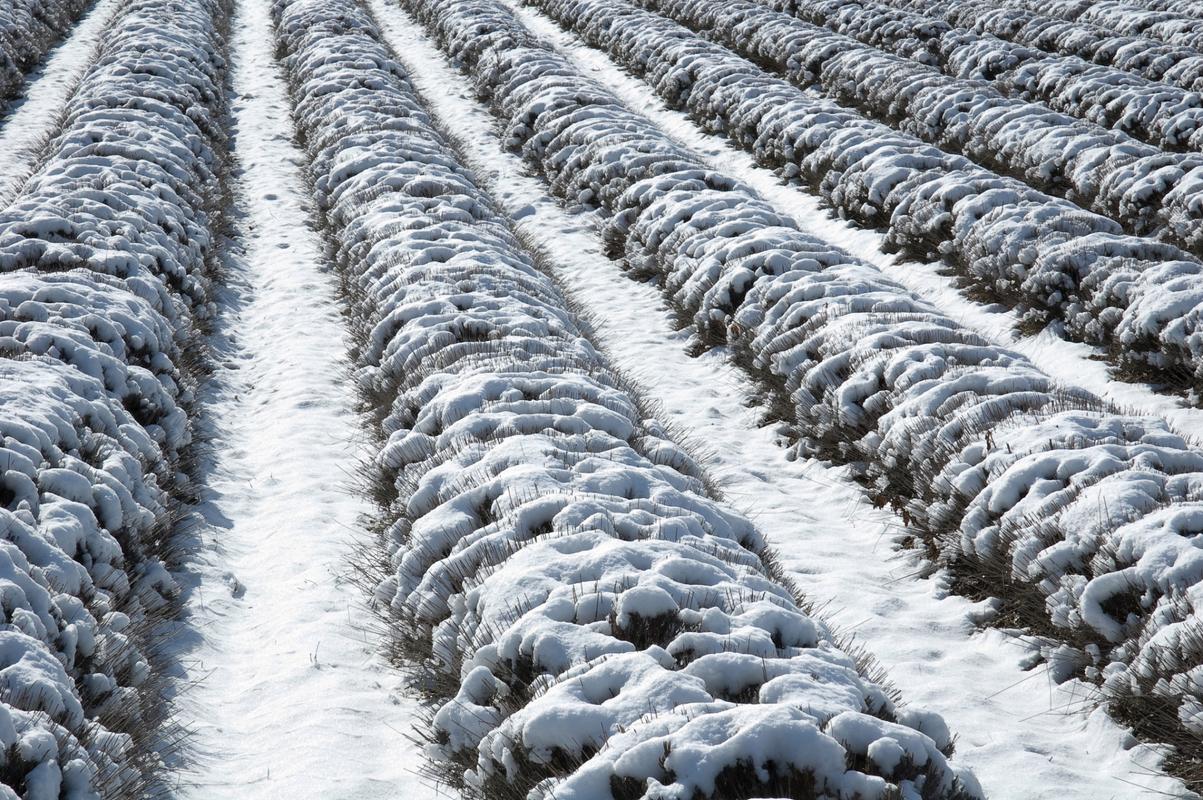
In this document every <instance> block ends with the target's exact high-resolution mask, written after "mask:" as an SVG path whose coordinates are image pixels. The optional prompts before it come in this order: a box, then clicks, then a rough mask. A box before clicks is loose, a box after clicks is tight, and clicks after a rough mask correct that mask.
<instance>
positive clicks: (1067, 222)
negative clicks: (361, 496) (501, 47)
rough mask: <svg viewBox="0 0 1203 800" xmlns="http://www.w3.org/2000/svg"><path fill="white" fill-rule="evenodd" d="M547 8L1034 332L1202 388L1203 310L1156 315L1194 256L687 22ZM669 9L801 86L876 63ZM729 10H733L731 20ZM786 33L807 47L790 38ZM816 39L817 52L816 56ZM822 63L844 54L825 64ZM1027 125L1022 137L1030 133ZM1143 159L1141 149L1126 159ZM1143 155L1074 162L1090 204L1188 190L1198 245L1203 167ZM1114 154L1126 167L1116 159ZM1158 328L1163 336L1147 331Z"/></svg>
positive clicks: (1183, 198) (694, 10)
mask: <svg viewBox="0 0 1203 800" xmlns="http://www.w3.org/2000/svg"><path fill="white" fill-rule="evenodd" d="M540 5H541V7H543V8H545V9H546V10H548V11H549V12H550V13H551V14H552V15H553V16H555V17H556V18H557V19H559V20H561V21H562V22H564V23H565V24H571V25H574V26H575V28H576V29H577V30H578V31H580V32H581V33H582V34H583V35H584V36H585V37H586V39H587V40H588V41H590V42H591V43H593V44H595V45H597V46H599V47H603V48H605V49H607V50H608V51H609V52H611V53H612V54H614V55H615V57H617V58H619V59H621V60H622V61H623V63H624V64H626V65H627V66H629V67H630V68H631V69H632V70H635V71H637V72H640V73H641V74H642V75H643V76H644V78H645V79H646V80H647V81H648V83H649V84H651V85H652V86H653V87H655V89H656V90H657V92H658V93H659V94H660V95H661V96H662V97H663V98H664V99H665V100H667V101H668V102H670V103H671V104H673V105H675V106H679V107H683V108H684V109H685V110H687V111H688V112H689V113H690V114H691V115H692V116H693V118H694V119H695V120H697V121H698V122H699V123H701V124H703V125H705V126H706V127H708V128H710V129H711V130H715V131H721V132H723V133H725V134H726V135H728V136H729V137H731V138H732V139H733V140H734V141H736V142H737V143H739V144H741V145H742V146H744V147H745V148H747V149H749V150H750V151H752V152H753V153H754V154H755V155H756V156H757V158H758V159H759V160H760V161H762V162H764V163H768V164H771V165H773V166H777V167H779V168H780V169H782V170H783V172H784V174H785V175H786V176H788V177H798V178H799V179H801V180H803V181H805V182H808V183H809V184H810V185H812V186H813V187H814V188H815V189H817V191H818V192H819V193H820V194H821V195H822V196H823V197H824V199H826V200H827V201H828V202H830V203H831V205H832V206H834V208H835V209H836V210H837V211H838V212H839V213H840V214H841V215H842V216H845V217H847V218H850V219H853V220H855V221H857V222H860V223H862V224H866V225H876V226H881V227H884V228H886V240H887V243H888V244H889V245H890V246H892V247H895V248H897V249H899V250H904V251H906V252H909V253H913V254H916V255H918V256H920V257H923V258H931V257H942V258H944V259H945V260H947V261H948V262H950V263H951V264H953V265H954V266H956V267H957V268H958V269H959V271H960V272H961V274H963V275H964V276H965V277H967V278H969V279H971V280H972V281H973V283H974V285H975V286H976V288H978V289H979V290H980V291H981V292H982V293H983V294H986V295H988V296H991V297H993V298H996V299H999V300H1003V301H1005V302H1008V303H1010V304H1012V305H1014V306H1017V307H1018V308H1019V309H1020V310H1021V311H1023V312H1024V313H1025V315H1026V318H1027V319H1028V320H1029V321H1031V322H1032V323H1043V322H1047V321H1049V320H1052V319H1060V320H1061V321H1062V322H1063V324H1064V330H1065V331H1066V333H1067V334H1068V335H1069V336H1071V337H1073V338H1077V339H1079V340H1083V341H1087V342H1091V343H1099V344H1102V345H1104V346H1106V347H1107V349H1108V350H1109V352H1110V353H1111V355H1112V358H1113V360H1114V361H1115V362H1116V363H1117V364H1119V365H1120V366H1121V367H1122V368H1123V369H1124V370H1125V371H1126V372H1127V373H1128V374H1134V375H1140V376H1145V375H1148V374H1150V373H1157V374H1160V375H1161V376H1162V377H1163V379H1168V381H1169V382H1170V383H1171V384H1178V385H1180V386H1188V385H1194V384H1197V383H1198V382H1199V381H1200V380H1201V379H1203V351H1200V350H1197V349H1196V348H1198V347H1199V344H1200V341H1199V339H1198V336H1197V333H1196V331H1197V327H1198V312H1197V311H1196V308H1195V306H1193V305H1186V304H1184V302H1183V301H1184V300H1186V299H1187V297H1188V295H1186V294H1182V293H1177V294H1176V295H1175V296H1174V297H1173V302H1172V304H1167V305H1162V306H1158V307H1159V308H1160V309H1161V312H1160V313H1158V312H1157V311H1154V310H1153V308H1154V305H1153V303H1154V302H1155V301H1156V299H1157V298H1160V299H1163V300H1165V299H1167V298H1168V295H1167V293H1166V291H1165V286H1164V283H1163V281H1164V277H1165V273H1166V270H1173V271H1175V272H1179V273H1185V272H1189V271H1190V270H1191V268H1193V267H1196V266H1198V262H1197V261H1195V260H1194V259H1192V258H1191V257H1190V256H1189V255H1188V254H1187V253H1185V252H1183V251H1180V250H1178V249H1177V248H1175V247H1173V246H1170V245H1166V244H1162V243H1159V242H1157V241H1153V240H1149V239H1147V238H1143V237H1136V236H1126V235H1124V234H1123V232H1122V230H1121V228H1120V226H1119V224H1118V223H1116V222H1114V221H1113V220H1111V219H1108V218H1106V217H1102V216H1100V215H1097V214H1094V213H1090V212H1087V211H1085V210H1083V209H1081V208H1079V207H1077V206H1075V205H1073V204H1072V203H1070V202H1068V201H1066V200H1064V199H1062V198H1056V197H1051V196H1049V195H1047V194H1045V193H1043V192H1041V191H1038V190H1036V189H1033V188H1031V187H1030V186H1029V185H1027V184H1026V183H1023V182H1021V181H1018V180H1016V179H1014V178H1010V177H1003V176H999V175H997V174H995V173H992V172H990V171H988V170H986V169H985V168H983V167H980V166H978V165H976V164H974V163H973V162H971V161H969V160H968V159H966V158H964V157H963V156H960V155H956V154H952V153H948V152H945V151H943V150H940V149H938V148H936V147H934V146H931V145H928V144H925V143H923V142H921V141H918V140H917V139H916V138H914V137H912V136H908V135H906V134H904V133H900V132H898V131H896V130H894V129H892V128H890V127H888V126H886V125H883V124H881V123H877V122H872V121H870V120H867V119H865V118H864V117H862V116H860V115H858V114H856V113H855V112H852V111H849V110H847V109H846V108H844V107H842V106H839V105H836V104H833V103H831V102H828V101H824V100H820V99H817V98H815V97H813V96H811V95H809V94H807V93H806V92H804V91H802V90H800V89H799V88H797V87H795V86H793V85H791V84H789V83H787V82H785V81H783V80H780V79H777V78H773V77H770V76H768V75H766V74H764V73H763V72H762V71H761V70H760V69H759V68H758V67H757V66H755V65H754V64H752V63H750V62H748V61H746V60H744V59H742V58H739V57H738V56H735V55H733V54H732V53H730V52H729V51H727V50H725V49H723V48H722V47H721V46H719V45H717V44H713V43H711V42H707V41H703V40H701V39H699V38H697V37H696V36H692V35H690V33H689V31H688V30H686V29H684V28H682V27H681V26H680V25H677V24H676V23H674V22H672V21H670V20H667V19H664V18H663V17H659V16H657V15H655V14H651V13H648V12H646V11H643V10H641V9H638V8H635V7H633V6H631V5H629V4H627V3H623V2H620V1H616V2H614V3H605V4H602V3H598V2H593V1H592V0H586V1H584V2H561V3H552V2H546V3H542V4H540ZM603 6H604V7H603ZM657 7H659V8H662V9H664V10H666V12H667V13H669V14H670V15H680V16H682V17H683V18H690V19H695V20H696V23H695V24H696V25H697V26H698V27H699V28H700V29H708V30H712V31H713V32H714V34H713V35H715V36H719V37H723V38H724V39H726V38H730V40H731V41H732V42H742V41H743V40H745V39H748V40H749V41H750V44H749V45H748V48H749V54H751V55H754V56H756V57H757V58H758V60H766V61H771V62H774V63H777V64H782V65H784V66H783V69H786V70H789V71H791V72H793V73H795V74H797V75H799V76H800V78H799V79H800V80H801V79H802V78H801V76H804V75H805V74H807V73H808V72H812V71H817V72H820V73H826V74H827V75H828V76H829V78H830V76H831V75H833V74H834V72H833V71H832V69H831V65H832V64H843V66H844V68H845V70H846V71H848V72H851V73H853V74H854V76H857V77H859V76H858V73H859V69H860V67H858V66H856V64H861V65H866V64H874V63H876V62H874V61H873V59H872V58H870V57H860V56H858V55H857V54H856V51H855V49H852V48H855V46H856V45H855V43H852V42H850V40H847V39H846V38H845V39H844V41H843V42H842V43H840V44H839V45H838V46H834V47H827V46H825V45H823V44H822V43H823V42H825V41H831V40H832V39H833V38H835V35H834V34H830V33H828V32H826V31H823V30H821V29H817V28H809V29H808V30H802V29H799V28H797V27H796V26H794V25H792V24H791V22H792V21H791V20H789V18H786V17H783V16H780V15H776V14H775V13H774V12H771V11H767V10H761V9H759V8H758V7H756V6H755V5H753V4H739V3H733V4H720V3H717V2H707V0H684V1H683V2H678V3H664V4H660V5H658V6H657ZM725 8H731V9H732V11H731V13H730V14H727V12H726V11H725V10H724V9H725ZM770 18H771V19H772V20H774V21H775V22H777V23H779V24H776V25H769V26H764V31H763V35H760V34H759V33H755V32H753V31H754V30H756V29H757V28H759V27H760V26H759V25H757V24H756V23H757V22H758V21H759V20H761V19H770ZM787 30H788V31H789V32H792V33H794V34H795V35H794V36H787V35H784V34H783V31H787ZM812 33H813V34H815V39H814V40H813V41H818V42H820V43H821V44H820V46H816V47H810V46H809V42H811V41H812V39H811V38H810V34H812ZM841 48H844V49H843V51H841ZM818 54H824V55H827V54H834V55H831V57H830V58H829V59H828V61H827V62H826V63H825V64H820V63H818V62H817V60H816V59H818V58H819V57H820V56H819V55H818ZM845 58H847V63H845V62H844V59H845ZM934 77H935V80H936V82H937V83H939V82H940V81H941V79H940V78H939V76H934ZM829 78H828V79H824V80H825V82H827V83H834V84H837V85H842V84H843V83H845V82H846V83H848V84H849V86H850V88H846V89H841V90H840V93H841V94H843V93H846V94H848V95H850V96H852V95H861V96H862V97H863V96H868V95H870V94H871V92H865V91H863V90H861V89H859V88H855V87H860V86H863V85H872V84H873V83H874V82H875V81H876V80H877V78H880V81H877V82H880V83H883V84H886V85H887V87H892V86H894V85H893V84H891V83H890V82H889V79H888V78H886V77H883V76H874V79H873V80H868V81H866V82H865V83H860V82H858V80H856V79H849V80H847V81H844V80H841V81H835V80H834V79H829ZM886 95H892V96H893V97H894V100H896V102H894V103H893V106H894V107H895V108H904V106H905V93H901V96H900V93H898V92H894V93H888V92H887V93H884V94H883V96H882V106H883V108H881V109H880V110H881V113H882V114H883V115H884V116H889V115H890V114H891V113H892V112H891V110H890V105H891V103H892V101H890V100H889V98H888V97H887V96H886ZM866 102H872V101H871V100H867V101H866ZM931 113H932V115H935V116H939V114H940V112H939V111H938V110H932V112H931ZM511 116H513V115H512V114H511ZM1016 124H1017V126H1019V127H1022V124H1023V123H1022V121H1020V122H1018V123H1016ZM983 127H984V128H985V130H984V131H983V134H982V135H983V136H984V137H987V140H986V141H985V142H982V143H980V144H977V143H973V144H972V149H976V150H980V151H983V152H984V151H988V150H991V149H992V148H993V147H994V146H995V145H999V144H1001V145H1004V151H1003V152H1004V154H1005V152H1006V151H1005V145H1006V144H1008V141H1007V138H1008V137H1006V136H1003V137H1001V139H991V138H988V137H989V128H988V126H983ZM1098 134H1099V135H1100V136H1109V135H1110V134H1107V133H1106V132H1105V131H1098ZM1084 138H1085V141H1086V142H1087V143H1088V142H1090V139H1089V137H1084ZM539 141H542V139H540V140H539ZM528 148H529V145H528ZM1132 148H1135V149H1136V152H1128V150H1129V149H1132ZM1141 148H1144V149H1145V150H1148V149H1150V148H1147V147H1146V146H1144V145H1140V144H1137V143H1134V142H1131V141H1128V142H1126V143H1121V144H1116V145H1115V147H1114V148H1109V147H1099V148H1094V149H1091V150H1090V151H1089V152H1088V153H1086V154H1084V155H1083V157H1082V158H1081V160H1080V163H1074V164H1073V165H1072V170H1073V171H1075V172H1077V173H1078V177H1077V178H1074V179H1073V180H1075V182H1077V183H1078V184H1080V185H1081V186H1082V187H1083V190H1084V191H1093V187H1092V185H1091V184H1092V183H1093V182H1097V186H1098V189H1097V192H1096V196H1097V197H1099V202H1100V203H1101V204H1104V205H1114V206H1115V207H1116V208H1117V216H1118V215H1119V213H1120V212H1121V210H1122V212H1123V213H1127V211H1128V210H1129V209H1133V208H1138V207H1142V204H1143V201H1144V200H1145V199H1147V198H1149V197H1152V196H1155V195H1156V194H1158V193H1159V192H1160V191H1161V190H1162V181H1164V182H1165V184H1166V185H1170V184H1171V183H1172V182H1173V181H1174V180H1175V179H1178V182H1179V183H1180V184H1181V185H1182V186H1183V187H1184V190H1183V191H1181V192H1178V193H1176V194H1173V193H1172V192H1170V191H1166V192H1165V195H1166V198H1167V199H1166V201H1165V205H1166V207H1167V210H1166V211H1165V213H1164V215H1163V216H1166V217H1170V218H1172V219H1173V220H1176V221H1177V222H1175V223H1170V224H1175V225H1176V230H1178V231H1180V232H1181V234H1182V236H1183V237H1184V238H1186V239H1188V240H1192V239H1197V237H1198V235H1199V234H1198V231H1197V230H1195V228H1196V227H1197V226H1193V225H1192V224H1191V223H1190V222H1189V221H1188V220H1191V219H1197V218H1198V216H1197V215H1198V214H1199V212H1200V211H1203V208H1201V207H1199V205H1198V203H1197V202H1195V201H1196V200H1197V196H1196V195H1195V194H1194V193H1193V192H1191V191H1190V190H1191V187H1193V185H1194V183H1195V181H1196V180H1197V177H1196V176H1197V175H1203V166H1194V168H1193V169H1191V171H1190V172H1185V169H1186V168H1188V167H1191V166H1192V165H1193V162H1192V161H1190V160H1189V159H1179V158H1178V157H1172V156H1171V157H1167V156H1166V155H1165V154H1157V153H1143V155H1144V156H1145V158H1143V159H1142V158H1141V155H1142V152H1141V150H1140V149H1141ZM966 149H971V148H970V147H969V146H967V147H966ZM1089 156H1096V157H1099V158H1101V159H1102V162H1103V163H1101V164H1100V163H1097V162H1096V161H1095V160H1092V159H1091V158H1090V157H1089ZM1108 156H1113V158H1112V162H1114V163H1109V162H1108V161H1107V158H1108ZM1167 158H1168V159H1169V164H1167V163H1166V160H1167ZM1175 159H1176V160H1175ZM645 160H646V158H645ZM1006 160H1007V162H1008V163H1010V164H1011V165H1012V166H1013V167H1014V169H1015V170H1016V171H1018V170H1020V169H1021V168H1022V166H1023V165H1022V162H1021V157H1020V156H1018V155H1017V156H1015V157H1014V158H1006ZM1032 160H1033V162H1037V161H1038V159H1037V158H1036V157H1033V159H1032ZM1046 167H1047V164H1046V163H1033V165H1032V167H1031V170H1032V171H1033V172H1034V173H1035V174H1040V172H1041V171H1042V170H1043V169H1045V168H1046ZM1104 167H1110V168H1111V172H1110V173H1108V172H1106V170H1105V169H1104ZM1066 168H1067V169H1070V167H1069V166H1067V167H1066ZM636 174H641V173H636ZM576 176H585V177H588V173H587V172H585V171H574V172H572V173H571V174H570V175H569V176H568V177H560V176H557V177H555V178H554V180H556V181H562V180H568V179H571V180H576V179H577V177H576ZM1050 180H1051V176H1050ZM557 191H559V188H558V185H557ZM1171 195H1172V196H1171ZM572 196H573V197H574V198H576V199H578V200H580V199H588V198H589V197H590V196H592V190H591V189H587V188H584V187H582V188H578V189H576V190H575V192H574V193H573V195H572ZM1171 206H1172V207H1173V208H1174V209H1175V210H1174V212H1173V213H1172V214H1171V212H1170V211H1169V210H1168V208H1169V207H1171ZM618 213H619V215H620V216H621V214H622V213H625V212H623V211H619V212H618ZM1192 215H1194V216H1192ZM1167 221H1168V220H1167ZM1146 274H1147V275H1148V278H1146V277H1145V275H1146ZM1134 305H1139V306H1140V311H1139V314H1140V317H1141V320H1142V321H1141V322H1140V323H1139V324H1138V323H1137V321H1136V319H1135V317H1134V315H1133V314H1132V313H1130V311H1131V307H1132V306H1134ZM1154 321H1156V322H1157V323H1159V324H1158V325H1153V324H1151V323H1153V322H1154ZM1129 345H1131V346H1129Z"/></svg>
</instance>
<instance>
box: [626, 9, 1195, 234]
mask: <svg viewBox="0 0 1203 800" xmlns="http://www.w3.org/2000/svg"><path fill="white" fill-rule="evenodd" d="M644 4H645V5H647V6H649V7H652V8H654V9H655V10H657V11H659V12H660V13H662V14H665V15H666V16H668V17H670V18H671V19H674V20H677V21H678V22H681V23H683V24H685V25H687V26H689V27H690V28H692V29H694V30H697V31H704V32H706V33H707V34H708V35H709V36H710V37H711V38H713V39H715V40H716V41H718V42H719V43H721V44H723V45H725V46H727V47H730V48H733V49H735V50H736V51H737V52H739V53H741V54H742V55H744V56H746V57H748V58H750V59H752V60H753V61H755V62H757V63H759V64H767V65H769V66H770V67H771V68H772V69H773V70H774V71H776V72H779V73H780V74H782V75H784V76H785V77H787V78H789V80H790V81H791V82H792V83H794V84H795V85H797V86H799V87H800V88H804V89H806V88H816V89H820V90H822V91H823V92H824V93H825V94H826V95H827V96H828V97H829V98H831V99H833V100H835V101H836V102H838V103H840V104H842V105H844V106H845V107H849V108H856V109H858V110H859V111H861V112H862V113H864V114H865V115H866V116H868V117H870V118H873V119H876V120H877V121H879V122H883V123H885V124H887V125H891V126H893V127H896V128H899V129H900V130H902V131H903V132H905V133H910V134H912V135H914V136H916V137H918V138H919V139H922V140H923V141H925V142H927V143H929V144H934V145H936V146H938V147H940V148H941V149H943V150H945V151H948V152H951V153H959V154H963V155H966V156H968V157H969V158H971V159H972V160H973V161H974V162H975V163H978V164H981V165H983V166H985V167H987V168H990V169H993V170H996V171H997V172H999V173H1001V174H1003V175H1010V176H1013V177H1017V178H1020V179H1021V180H1023V181H1024V182H1025V183H1027V184H1028V185H1029V186H1033V187H1035V188H1037V189H1040V190H1042V191H1047V192H1050V193H1052V194H1056V195H1059V196H1064V197H1066V198H1068V199H1070V200H1072V201H1073V202H1075V203H1077V204H1079V205H1081V206H1083V207H1085V208H1088V209H1091V210H1093V211H1096V212H1098V213H1099V214H1102V215H1104V216H1108V217H1110V218H1111V219H1113V220H1115V221H1117V222H1120V223H1121V224H1124V225H1125V226H1126V228H1127V229H1128V230H1129V231H1130V232H1133V233H1138V234H1153V235H1158V234H1162V235H1164V236H1165V238H1167V239H1169V240H1171V241H1174V242H1175V243H1178V244H1180V245H1183V246H1191V244H1192V243H1194V242H1199V243H1201V244H1203V240H1200V239H1199V238H1198V236H1197V235H1194V234H1193V231H1194V229H1196V228H1203V218H1200V219H1195V220H1191V221H1190V222H1189V223H1188V222H1186V220H1188V219H1189V215H1190V213H1191V211H1190V204H1189V202H1185V198H1186V197H1187V196H1189V195H1184V194H1183V193H1177V194H1171V193H1172V191H1173V190H1174V189H1175V188H1176V187H1177V185H1178V184H1179V183H1180V182H1181V181H1183V180H1184V179H1186V176H1187V175H1188V173H1194V172H1197V173H1198V174H1199V175H1203V155H1179V154H1174V153H1165V152H1164V151H1162V150H1160V149H1158V148H1156V147H1153V146H1152V145H1149V144H1144V143H1141V142H1139V141H1136V140H1133V139H1132V138H1130V137H1128V136H1127V135H1125V134H1123V133H1119V132H1117V131H1112V130H1110V129H1105V128H1101V127H1099V126H1097V125H1093V124H1090V123H1084V122H1082V121H1081V120H1077V119H1075V118H1073V117H1069V116H1067V115H1065V114H1061V113H1058V112H1054V111H1050V110H1049V109H1048V108H1046V107H1044V106H1041V105H1039V104H1036V103H1029V102H1026V101H1023V100H1018V99H1015V98H1009V97H1005V96H1003V95H1002V94H1001V93H999V92H998V91H997V90H995V89H994V88H993V87H992V86H990V85H989V84H988V83H985V82H982V81H968V80H962V79H959V78H953V77H949V76H946V75H942V74H941V73H940V72H939V71H938V70H936V69H934V68H932V67H927V66H924V65H922V64H918V63H915V61H914V60H912V59H908V58H903V57H899V56H895V55H890V54H885V53H881V52H880V51H878V50H876V49H875V48H873V47H868V46H865V45H861V44H859V43H858V42H856V41H855V40H852V39H849V38H848V37H846V36H842V35H840V34H833V33H831V32H830V31H827V30H825V29H823V28H819V27H816V26H813V25H810V24H808V23H805V22H802V21H800V20H798V19H796V18H794V17H792V16H789V15H787V14H783V13H780V12H777V11H773V10H770V9H767V8H763V7H761V6H760V5H759V4H757V3H755V2H752V1H751V0H743V1H742V2H734V3H723V2H717V1H716V0H645V3H644ZM843 7H844V8H858V6H853V5H848V6H843ZM861 38H864V39H868V40H872V38H873V37H871V36H863V37H861ZM1167 195H1169V197H1170V200H1171V202H1172V201H1173V200H1176V199H1178V198H1182V199H1183V202H1177V203H1175V204H1174V207H1173V208H1170V207H1167V205H1166V200H1167ZM1171 216H1174V217H1176V218H1179V219H1182V220H1183V223H1184V224H1181V225H1179V226H1176V227H1170V228H1167V227H1166V223H1167V221H1168V219H1169V218H1170V217H1171ZM1187 230H1191V231H1192V233H1186V231H1187ZM1179 231H1182V232H1183V235H1182V236H1181V237H1180V236H1179V235H1178V233H1179ZM1201 249H1203V248H1201Z"/></svg>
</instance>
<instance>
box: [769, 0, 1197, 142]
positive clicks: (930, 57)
mask: <svg viewBox="0 0 1203 800" xmlns="http://www.w3.org/2000/svg"><path fill="white" fill-rule="evenodd" d="M756 2H758V3H760V4H762V5H766V6H769V7H772V8H774V9H777V10H779V11H785V12H787V13H791V14H794V15H796V16H798V17H800V18H802V19H804V20H806V21H808V22H812V23H814V24H816V25H823V26H826V27H827V28H829V29H831V30H833V31H837V32H839V33H843V34H846V35H848V36H851V37H853V38H856V39H858V40H859V41H862V42H865V43H866V44H871V45H873V46H874V47H878V48H881V49H884V50H887V51H889V52H891V53H894V54H896V55H899V56H902V57H904V58H909V59H915V60H918V61H922V62H923V63H925V64H932V65H934V66H938V67H939V68H940V69H941V70H942V71H943V72H944V73H945V74H947V75H950V76H954V77H959V78H976V79H981V80H989V81H992V82H994V83H995V84H996V87H997V88H998V89H999V90H1000V91H1002V92H1004V93H1007V94H1012V95H1016V96H1017V97H1019V98H1022V99H1028V100H1033V101H1039V102H1041V103H1044V104H1046V105H1048V106H1050V107H1051V108H1052V109H1054V110H1056V111H1060V112H1063V113H1066V114H1070V115H1072V116H1075V117H1078V118H1080V119H1084V120H1087V121H1089V122H1094V123H1097V124H1099V125H1102V126H1104V127H1109V128H1110V127H1113V128H1115V129H1117V130H1119V131H1122V132H1124V133H1126V134H1128V135H1131V136H1133V137H1135V138H1137V139H1141V140H1143V141H1146V142H1148V143H1150V144H1153V145H1156V146H1158V147H1164V148H1168V149H1172V150H1190V151H1194V152H1200V151H1203V128H1201V125H1203V116H1201V115H1200V113H1199V108H1200V102H1201V101H1200V97H1199V90H1201V89H1203V54H1201V53H1199V52H1198V51H1197V50H1194V49H1190V48H1186V47H1183V46H1181V45H1167V44H1164V43H1161V42H1159V41H1157V40H1153V39H1141V38H1134V37H1132V36H1130V35H1117V34H1115V33H1113V32H1111V31H1110V30H1109V29H1106V28H1102V27H1099V26H1096V25H1089V24H1086V23H1079V22H1075V21H1065V20H1059V19H1057V18H1055V17H1054V16H1044V15H1047V14H1052V13H1054V11H1055V9H1054V8H1050V7H1049V4H1048V3H1044V2H1040V3H1036V2H1035V0H1033V2H1032V3H1031V5H1033V6H1035V7H1034V8H1033V9H1031V10H1023V9H1018V8H1014V5H1015V4H1014V3H1011V4H1008V5H1007V6H1004V7H1003V8H999V7H998V6H997V4H994V3H988V2H983V0H946V1H945V2H928V0H884V2H873V1H872V0H862V1H861V2H855V3H842V2H835V0H756ZM1103 5H1105V4H1103ZM933 20H938V22H937V21H933ZM939 23H944V26H943V27H941V25H940V24H939ZM1091 62H1093V63H1091ZM1021 68H1022V69H1021Z"/></svg>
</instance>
